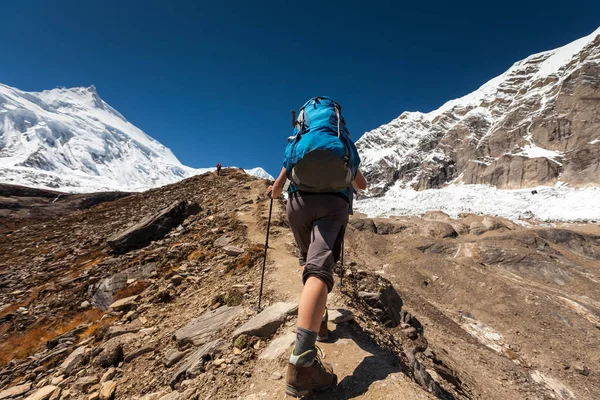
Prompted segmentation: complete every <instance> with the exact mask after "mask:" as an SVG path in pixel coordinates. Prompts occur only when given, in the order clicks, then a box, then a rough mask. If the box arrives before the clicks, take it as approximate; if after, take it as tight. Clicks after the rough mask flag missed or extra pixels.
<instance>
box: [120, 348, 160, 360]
mask: <svg viewBox="0 0 600 400" xmlns="http://www.w3.org/2000/svg"><path fill="white" fill-rule="evenodd" d="M154 348H155V346H144V347H142V348H140V349H137V350H135V351H133V352H132V353H129V354H127V355H126V356H125V358H124V361H125V362H131V361H133V360H135V359H136V358H138V357H140V356H142V355H144V354H146V353H151V352H153V351H154Z"/></svg>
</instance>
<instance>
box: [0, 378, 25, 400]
mask: <svg viewBox="0 0 600 400" xmlns="http://www.w3.org/2000/svg"><path fill="white" fill-rule="evenodd" d="M30 390H31V382H27V383H24V384H22V385H17V386H13V387H10V388H8V389H4V390H3V391H1V392H0V400H4V399H12V398H13V397H18V396H21V395H23V394H25V393H27V392H29V391H30Z"/></svg>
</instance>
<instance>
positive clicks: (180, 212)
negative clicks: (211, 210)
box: [107, 201, 201, 254]
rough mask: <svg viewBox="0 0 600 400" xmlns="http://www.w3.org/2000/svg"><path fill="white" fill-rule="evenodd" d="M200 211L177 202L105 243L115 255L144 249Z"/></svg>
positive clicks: (185, 203) (198, 207)
mask: <svg viewBox="0 0 600 400" xmlns="http://www.w3.org/2000/svg"><path fill="white" fill-rule="evenodd" d="M200 211H201V207H200V205H198V203H189V202H187V201H178V202H175V203H173V204H171V205H170V206H169V207H166V208H164V209H162V210H160V211H158V212H157V213H155V214H152V215H149V216H147V217H146V218H144V219H142V220H141V221H140V222H138V223H136V224H135V225H133V226H131V227H129V228H127V229H125V230H124V231H121V232H118V233H116V234H114V235H113V236H111V237H110V238H109V239H108V241H107V243H108V245H109V246H110V247H111V249H112V250H113V251H114V252H115V253H117V254H123V253H127V252H128V251H130V250H134V249H141V248H143V247H146V246H147V245H148V244H150V242H152V241H154V240H159V239H162V238H164V237H165V236H166V235H167V233H169V232H170V231H171V230H172V229H173V228H175V227H177V226H179V225H180V224H181V223H182V222H183V221H184V220H185V219H186V218H187V217H189V216H190V215H194V214H197V213H199V212H200Z"/></svg>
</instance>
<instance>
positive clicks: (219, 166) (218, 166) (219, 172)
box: [217, 163, 221, 176]
mask: <svg viewBox="0 0 600 400" xmlns="http://www.w3.org/2000/svg"><path fill="white" fill-rule="evenodd" d="M220 175H221V164H220V163H217V176H220Z"/></svg>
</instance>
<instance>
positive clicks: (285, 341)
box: [258, 332, 296, 360]
mask: <svg viewBox="0 0 600 400" xmlns="http://www.w3.org/2000/svg"><path fill="white" fill-rule="evenodd" d="M295 341H296V334H295V333H294V332H290V333H286V334H285V335H283V336H280V337H278V338H277V339H275V340H273V341H272V342H271V343H269V345H268V346H267V348H266V349H265V350H264V351H263V352H262V353H261V354H260V356H259V357H258V358H260V359H263V360H275V359H277V358H279V356H281V355H282V354H284V353H285V352H286V351H288V350H289V349H290V346H291V345H292V344H294V342H295Z"/></svg>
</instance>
